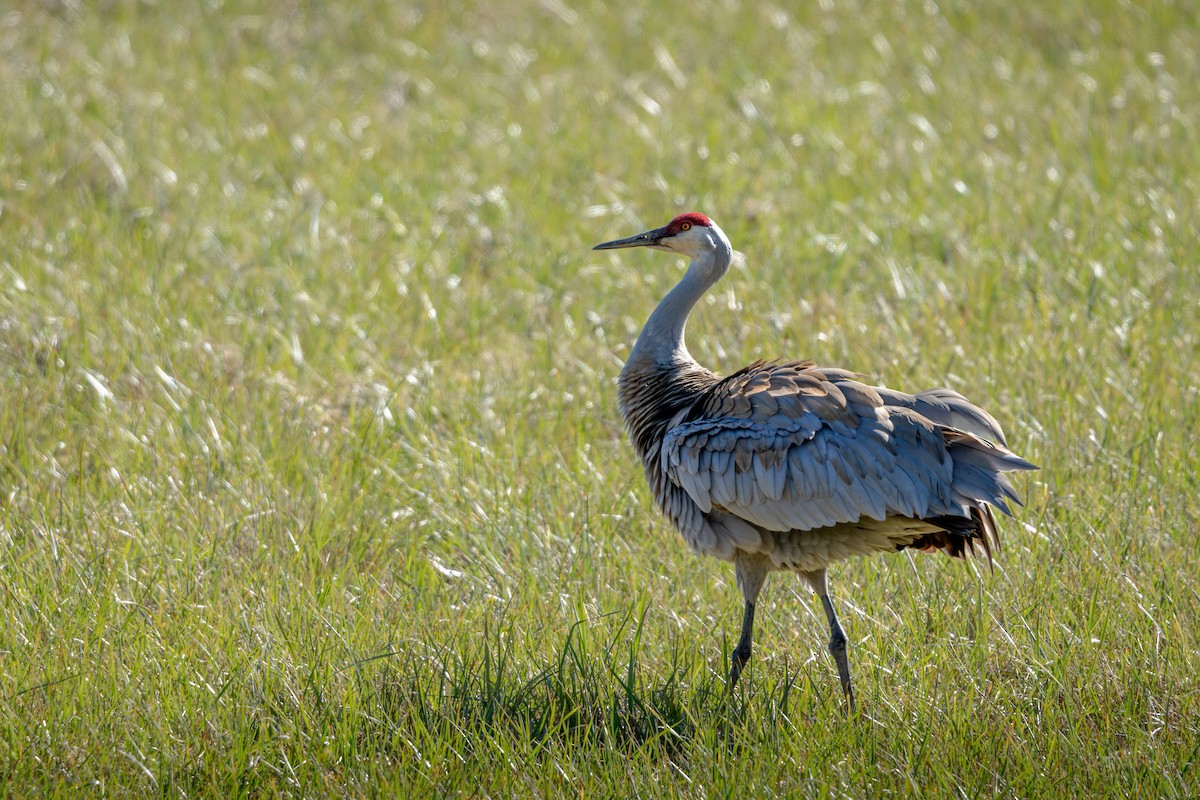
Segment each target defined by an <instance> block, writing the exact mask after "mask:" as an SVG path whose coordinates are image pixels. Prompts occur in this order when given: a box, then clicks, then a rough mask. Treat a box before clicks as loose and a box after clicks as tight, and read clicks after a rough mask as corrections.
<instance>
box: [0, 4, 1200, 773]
mask: <svg viewBox="0 0 1200 800" xmlns="http://www.w3.org/2000/svg"><path fill="white" fill-rule="evenodd" d="M0 53H2V54H3V58H0V85H2V86H3V87H4V95H5V100H4V113H3V115H2V116H0V489H2V495H0V496H2V497H3V500H2V501H0V598H2V605H0V608H2V611H3V615H4V620H3V623H2V624H0V710H2V713H0V778H2V779H3V781H4V783H5V786H7V787H8V789H7V791H9V792H12V793H13V794H14V795H18V796H19V795H25V796H31V795H36V796H76V795H77V793H79V792H81V791H86V792H88V793H90V794H112V795H122V796H124V795H147V794H158V795H169V796H184V795H187V796H194V795H203V796H234V795H238V796H244V795H255V796H257V795H276V794H279V795H295V796H327V795H349V796H360V795H372V794H398V795H400V796H446V795H459V794H461V795H470V796H511V795H514V794H515V795H521V796H557V795H563V794H577V795H585V794H600V795H603V796H641V797H656V796H674V795H683V794H686V795H687V796H689V797H694V796H731V795H737V796H743V795H744V796H772V795H780V796H795V795H811V796H828V795H840V796H855V797H859V796H893V795H904V796H929V797H949V796H979V795H992V794H1000V795H1012V796H1022V797H1030V796H1044V795H1049V794H1057V795H1069V796H1081V795H1091V796H1131V795H1136V796H1159V797H1192V796H1195V795H1196V794H1197V783H1198V781H1197V779H1196V770H1197V766H1196V764H1195V761H1196V759H1197V755H1198V753H1200V733H1198V731H1200V701H1198V698H1197V688H1196V679H1195V676H1196V674H1197V672H1198V671H1200V654H1198V645H1197V638H1196V632H1195V620H1196V618H1197V610H1198V608H1197V607H1198V605H1200V602H1198V600H1200V597H1198V593H1197V580H1196V564H1197V561H1198V560H1200V559H1198V556H1200V546H1198V545H1197V538H1196V535H1195V529H1196V526H1197V521H1198V520H1197V517H1198V514H1197V509H1196V502H1195V498H1196V496H1197V488H1198V486H1197V485H1198V482H1200V456H1198V455H1197V443H1198V442H1197V439H1198V437H1197V428H1198V425H1200V408H1198V402H1197V397H1198V393H1200V377H1198V375H1200V357H1198V356H1200V352H1198V331H1200V324H1198V317H1200V271H1198V270H1197V268H1196V263H1197V259H1198V256H1200V247H1198V244H1197V239H1196V230H1197V222H1198V214H1197V200H1196V198H1197V197H1198V196H1200V186H1198V180H1197V172H1196V169H1195V165H1196V164H1197V163H1200V130H1198V127H1200V81H1198V80H1197V76H1198V75H1200V64H1198V60H1200V20H1198V19H1197V12H1196V10H1195V8H1194V7H1193V6H1192V5H1191V4H1190V3H1171V2H1160V3H1153V4H1146V5H1138V4H1133V3H1127V2H1104V1H1102V2H1092V3H1084V2H1079V1H1074V2H1067V3H1061V4H1057V5H1053V6H1045V5H1044V4H1040V3H1031V2H1016V3H1007V4H998V3H987V2H967V0H958V1H946V2H934V0H924V1H923V2H898V3H894V4H890V3H869V2H836V1H835V0H821V2H819V3H812V4H803V5H800V6H799V7H792V6H791V5H789V4H772V3H753V2H737V1H736V0H712V1H711V2H697V3H691V4H687V5H674V6H656V5H653V4H646V5H635V6H633V7H626V8H620V9H610V8H608V7H607V6H606V4H603V3H599V2H562V0H542V2H528V3H511V2H492V3H479V4H474V3H459V2H447V3H424V4H423V3H402V4H389V3H368V2H351V1H350V0H346V1H345V2H337V3H328V4H319V3H300V2H277V3H250V2H220V1H219V0H214V2H207V3H200V4H172V3H164V2H159V3H152V2H125V1H122V0H112V1H111V2H103V3H96V4H84V3H78V2H68V1H65V0H64V1H63V2H42V3H33V2H18V3H16V4H15V5H13V6H10V7H9V8H8V9H7V10H5V11H3V12H0ZM687 210H699V211H704V212H705V213H708V214H709V215H711V216H713V217H714V218H715V219H716V220H717V221H718V222H719V223H720V224H721V225H722V227H723V228H724V230H725V231H726V232H727V233H728V234H729V235H730V237H731V239H732V241H733V243H734V246H735V247H737V248H739V249H740V250H741V251H742V252H743V253H744V254H745V256H746V261H745V266H744V267H739V268H738V269H736V270H734V271H733V272H732V273H731V274H730V276H729V277H727V278H726V280H725V282H724V283H723V284H721V285H720V286H719V287H718V288H717V289H716V291H714V292H713V294H712V296H711V297H710V298H709V299H708V302H707V303H706V304H704V305H703V306H702V308H700V309H699V310H698V312H697V314H696V315H695V317H694V318H693V322H692V324H691V326H690V331H691V340H690V347H691V350H692V352H693V353H695V354H696V356H697V358H698V359H699V360H700V361H701V362H702V363H706V364H708V365H710V366H712V367H713V368H714V369H716V370H718V371H728V370H732V369H736V368H737V367H739V366H741V365H742V364H743V363H745V362H747V361H749V360H752V359H754V358H758V357H774V356H784V355H787V356H791V357H797V358H799V357H808V358H814V359H816V360H818V361H820V362H823V363H829V364H836V365H838V366H845V367H848V368H851V369H855V370H858V371H860V372H863V373H865V374H867V375H868V376H870V377H871V378H873V379H877V380H879V381H880V382H884V383H887V384H889V385H891V386H894V387H897V388H907V389H910V390H915V389H918V388H923V387H925V386H929V385H934V384H944V385H948V386H951V387H952V388H955V389H958V390H959V391H962V392H964V393H965V394H967V395H968V396H970V397H971V398H972V399H973V400H975V401H976V402H979V403H980V404H981V405H983V406H985V407H986V408H989V409H990V410H991V411H992V412H993V413H994V414H995V415H996V416H997V417H998V418H999V419H1000V421H1001V423H1002V424H1003V425H1004V426H1005V428H1006V430H1007V431H1008V433H1009V437H1010V440H1011V443H1012V444H1013V446H1014V448H1015V449H1016V450H1017V451H1018V452H1020V453H1022V454H1023V455H1025V456H1027V457H1029V458H1031V459H1032V460H1033V461H1035V462H1037V463H1039V464H1040V465H1041V466H1042V471H1041V472H1039V473H1036V474H1034V475H1033V476H1032V478H1029V479H1027V480H1024V481H1023V482H1022V485H1021V488H1022V490H1023V493H1024V494H1025V496H1026V499H1027V505H1026V507H1025V508H1024V509H1021V510H1020V511H1019V512H1018V517H1017V520H1015V521H1006V522H1005V524H1004V530H1003V539H1004V543H1005V550H1004V552H1003V553H1002V555H1001V559H1000V562H999V563H998V565H997V567H996V570H995V572H994V573H989V572H988V571H987V570H986V569H983V570H980V569H979V568H978V565H965V566H964V565H962V564H956V563H951V562H949V561H946V560H945V559H935V558H929V557H913V558H910V557H908V556H906V555H900V556H896V557H893V558H888V559H874V560H859V561H855V562H851V563H848V564H845V565H843V566H841V567H839V568H836V569H835V571H834V572H833V574H832V575H831V580H832V586H833V590H834V594H835V600H836V602H837V603H838V605H839V608H840V609H841V613H842V616H843V622H844V624H845V625H846V628H847V632H848V634H849V636H850V639H851V668H852V670H853V671H854V673H855V679H856V681H858V687H859V691H860V702H861V705H862V707H863V709H862V710H863V715H862V718H861V719H855V720H847V719H845V717H844V715H843V713H842V708H841V703H840V697H839V690H838V687H837V681H836V673H835V671H834V668H833V665H832V663H831V662H830V661H829V660H828V658H827V657H826V655H825V651H824V638H825V631H824V620H823V616H822V615H821V612H820V609H819V606H817V605H816V604H815V602H814V599H813V598H812V596H811V595H810V594H809V593H808V592H807V591H806V590H804V589H803V588H802V587H801V586H800V584H799V582H798V581H795V580H793V579H790V578H788V577H787V576H783V575H778V576H775V577H774V578H773V579H772V580H771V581H770V582H769V583H768V586H767V589H766V594H765V595H764V598H763V601H764V602H763V604H762V609H761V613H760V615H759V616H760V626H759V628H760V629H759V633H758V637H757V645H758V647H757V648H756V654H755V662H754V663H753V665H752V667H751V671H750V673H749V675H748V680H747V681H746V683H745V686H744V688H743V689H742V690H740V691H739V693H738V694H737V695H736V696H735V697H733V698H726V697H724V696H723V691H724V688H723V676H724V671H725V664H726V658H727V653H728V648H729V646H730V644H731V641H732V640H733V639H734V638H736V633H737V624H738V620H739V618H740V616H739V615H740V610H739V608H740V599H739V595H738V593H737V590H736V588H735V587H734V585H733V580H732V573H731V570H730V568H729V567H728V565H725V564H722V563H719V562H716V561H710V560H702V559H698V558H696V557H693V556H691V555H690V554H689V553H688V552H687V551H686V548H685V547H684V545H683V544H682V542H681V541H680V540H679V538H678V537H677V535H676V534H674V533H673V532H672V531H670V530H669V529H668V528H667V527H666V525H665V524H664V523H663V521H662V520H661V519H660V518H659V517H658V515H657V514H656V513H655V512H654V510H653V506H652V503H651V502H650V498H649V494H648V491H647V489H646V488H645V486H644V485H643V480H642V477H641V474H640V467H639V466H638V465H637V464H636V462H635V458H634V456H633V453H632V451H631V449H630V448H629V446H628V445H627V444H626V442H625V441H624V438H623V434H622V431H621V429H620V421H619V415H618V413H617V409H616V401H615V391H614V380H615V376H616V374H617V372H618V370H619V368H620V364H621V362H622V360H623V357H624V354H625V353H626V352H627V351H628V347H629V345H630V344H631V343H632V341H633V338H634V337H635V336H636V333H637V331H638V329H639V327H640V325H641V323H642V321H643V320H644V319H645V317H646V316H647V315H648V314H649V312H650V310H651V309H652V307H653V305H654V303H655V302H656V301H657V299H658V298H659V297H660V296H661V295H662V294H663V293H664V292H665V291H666V290H667V288H669V286H670V285H671V284H672V282H673V281H674V280H676V279H677V277H678V275H679V271H678V268H677V266H674V265H672V264H671V263H670V262H669V260H668V259H664V258H663V257H662V256H657V257H656V256H653V255H644V254H643V255H639V254H622V255H621V256H620V257H616V258H614V257H610V256H608V255H601V254H596V253H591V252H589V248H590V246H591V245H592V244H595V243H596V242H599V241H604V240H608V239H612V238H616V237H619V236H626V235H630V234H632V233H636V232H639V231H641V230H643V229H645V228H648V227H652V226H655V225H659V224H662V223H664V222H666V221H667V220H668V219H669V218H670V217H671V216H672V215H673V214H675V213H678V212H680V211H687Z"/></svg>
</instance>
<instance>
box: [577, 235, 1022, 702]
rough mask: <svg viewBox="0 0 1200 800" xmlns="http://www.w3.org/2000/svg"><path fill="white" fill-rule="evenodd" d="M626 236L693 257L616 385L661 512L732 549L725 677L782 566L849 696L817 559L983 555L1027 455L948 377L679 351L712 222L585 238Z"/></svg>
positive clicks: (710, 272) (746, 646)
mask: <svg viewBox="0 0 1200 800" xmlns="http://www.w3.org/2000/svg"><path fill="white" fill-rule="evenodd" d="M636 246H645V247H651V248H654V249H659V250H666V251H668V252H674V253H678V254H682V255H686V256H689V257H690V258H691V264H690V265H689V268H688V271H687V273H686V274H685V275H684V277H683V279H682V280H681V281H680V282H679V284H678V285H676V286H675V288H674V289H672V290H671V292H670V293H668V295H667V296H666V297H665V298H664V299H663V301H662V302H661V303H660V304H659V305H658V307H657V308H656V309H655V311H654V313H653V314H651V316H650V319H649V320H648V321H647V323H646V326H645V327H644V328H643V330H642V333H641V334H640V335H639V337H638V340H637V343H636V344H635V345H634V347H633V349H632V350H631V352H630V355H629V359H628V360H627V362H626V364H625V368H624V369H623V370H622V371H621V376H620V381H619V399H620V405H621V412H622V414H623V416H624V418H625V424H626V427H627V428H628V430H629V434H630V438H631V439H632V441H633V445H634V448H635V450H636V451H637V453H638V456H639V457H640V458H641V461H642V465H643V468H644V470H645V473H646V479H647V480H648V481H649V483H650V487H651V489H652V490H653V493H654V497H655V500H656V501H657V503H658V505H659V507H660V508H661V509H662V511H663V513H664V514H665V515H666V516H667V518H668V519H669V520H670V521H671V522H672V524H673V525H674V526H675V527H676V528H677V529H678V530H679V531H680V533H682V534H683V537H684V539H685V540H686V541H687V542H688V544H690V545H691V546H692V547H693V548H694V549H695V550H696V551H698V552H700V553H705V554H709V555H713V556H717V557H719V558H723V559H726V560H730V561H733V562H734V566H735V574H736V577H737V579H738V585H739V587H740V588H741V589H742V592H743V595H744V598H745V604H746V607H745V611H744V615H743V624H742V636H741V639H740V640H739V642H738V645H737V647H736V648H735V650H734V653H733V663H732V667H731V670H730V680H731V682H733V683H736V681H737V680H738V677H739V675H740V673H741V669H742V667H743V666H744V664H745V662H746V661H747V660H748V659H749V657H750V652H751V641H752V628H753V619H754V608H755V603H756V601H757V597H758V593H759V591H760V590H761V588H762V585H763V582H764V581H765V578H766V575H767V574H768V573H769V572H770V571H772V570H791V571H795V572H797V573H799V574H800V575H801V576H803V577H804V578H805V579H806V580H807V581H808V583H809V584H810V585H811V586H812V587H813V590H814V591H816V592H817V593H818V594H819V595H820V596H821V600H822V604H823V607H824V609H825V612H826V614H827V616H828V619H829V623H830V629H831V634H832V638H831V642H830V649H831V651H832V652H833V655H834V657H835V660H836V661H837V664H838V672H839V675H840V677H841V681H842V686H843V689H844V690H845V692H846V694H847V697H848V698H849V700H850V702H851V704H853V692H852V689H851V684H850V675H849V668H848V663H847V659H846V654H845V634H844V632H843V631H842V629H841V625H840V623H839V622H838V620H837V616H836V614H835V613H834V610H833V606H832V603H831V601H830V599H829V596H828V591H827V589H826V573H825V569H826V567H827V566H828V565H829V564H832V563H834V562H836V561H841V560H844V559H847V558H851V557H853V556H856V555H868V554H871V553H877V552H895V551H897V550H902V549H905V548H910V547H911V548H918V549H923V550H930V551H937V550H941V551H943V552H945V553H947V554H949V555H951V556H955V557H962V556H964V555H965V554H966V552H967V551H968V550H971V551H973V550H974V548H975V545H976V543H978V544H980V545H982V547H983V549H984V551H985V553H986V554H987V555H988V557H989V559H990V557H991V552H992V548H993V547H996V546H998V544H999V542H998V540H997V538H996V524H995V517H994V515H993V509H1000V510H1001V511H1003V512H1005V513H1009V506H1008V501H1010V500H1011V501H1013V502H1019V499H1018V496H1017V493H1016V491H1015V490H1014V488H1013V486H1012V484H1011V483H1010V482H1009V480H1008V478H1007V477H1006V476H1005V475H1004V474H1003V473H1004V472H1007V471H1014V470H1029V469H1035V467H1034V465H1033V464H1031V463H1029V462H1028V461H1026V460H1025V459H1023V458H1021V457H1019V456H1017V455H1015V454H1014V453H1012V452H1011V451H1010V450H1008V449H1007V443H1006V440H1005V438H1004V433H1003V431H1001V429H1000V426H999V424H998V423H997V422H996V420H995V419H994V418H993V417H992V416H991V415H990V414H988V413H987V412H986V411H984V410H983V409H981V408H979V407H978V406H975V405H973V404H971V403H970V402H969V401H968V400H967V399H966V398H964V397H963V396H962V395H960V394H958V393H957V392H953V391H951V390H949V389H930V390H927V391H923V392H918V393H917V394H914V395H910V394H905V393H902V392H896V391H893V390H890V389H887V388H884V387H881V386H869V385H867V384H865V383H861V382H860V381H858V380H857V379H856V377H855V376H854V375H853V374H852V373H850V372H847V371H845V370H841V369H830V368H823V367H818V366H816V365H815V364H813V363H812V362H807V361H759V362H756V363H754V364H751V365H750V366H748V367H746V368H744V369H742V370H739V371H738V372H736V373H734V374H733V375H730V376H728V377H725V378H719V377H717V376H716V375H714V374H713V373H712V372H710V371H708V370H707V369H705V368H704V367H702V366H700V365H699V364H697V363H696V361H695V359H693V358H692V357H691V355H690V354H689V353H688V351H687V347H686V344H685V343H684V329H685V327H686V322H687V316H688V313H689V312H690V310H691V308H692V306H693V305H694V304H695V302H696V301H697V300H698V299H699V298H700V297H701V296H702V295H703V294H704V292H705V291H707V290H708V288H709V287H711V286H712V284H714V283H715V282H716V281H717V280H719V279H720V278H721V276H722V275H724V273H725V272H726V271H727V269H728V266H729V262H730V258H731V255H732V249H731V248H730V246H729V242H728V239H727V238H726V237H725V234H724V233H723V232H722V231H721V230H720V228H718V227H717V226H716V225H715V224H714V223H713V222H712V221H711V220H710V219H708V218H707V217H705V216H703V215H701V214H684V215H681V216H679V217H676V218H675V219H674V220H672V221H671V223H670V224H668V225H666V226H664V227H662V228H658V229H655V230H653V231H647V232H646V233H643V234H639V235H638V236H634V237H630V238H628V239H621V240H617V241H615V242H608V243H605V244H602V245H598V246H597V249H616V248H621V247H636Z"/></svg>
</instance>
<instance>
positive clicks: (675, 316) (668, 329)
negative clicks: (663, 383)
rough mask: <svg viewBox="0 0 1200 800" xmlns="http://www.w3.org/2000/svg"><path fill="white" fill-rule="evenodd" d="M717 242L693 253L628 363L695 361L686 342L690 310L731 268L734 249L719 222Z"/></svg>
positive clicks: (653, 314)
mask: <svg viewBox="0 0 1200 800" xmlns="http://www.w3.org/2000/svg"><path fill="white" fill-rule="evenodd" d="M713 230H714V233H715V236H714V237H713V239H714V240H715V246H713V247H706V248H704V249H702V250H701V251H700V252H699V253H697V254H696V255H695V256H693V257H692V263H691V264H689V265H688V270H687V272H686V273H684V276H683V278H682V279H681V280H680V281H679V283H677V284H675V288H673V289H672V290H671V291H669V292H667V296H666V297H664V298H663V299H662V302H660V303H659V304H658V307H657V308H655V309H654V313H652V314H651V315H650V319H648V320H646V325H645V327H643V328H642V332H641V333H640V334H639V335H638V339H637V342H636V343H635V344H634V346H633V349H632V350H631V351H630V353H629V360H628V362H627V363H628V364H631V365H632V364H634V363H637V362H645V361H652V362H654V363H658V364H669V363H681V362H683V363H694V362H695V360H694V359H693V358H692V356H691V354H690V353H689V352H688V349H687V344H686V343H685V342H684V329H685V328H686V327H687V318H688V314H690V313H691V310H692V307H693V306H695V305H696V301H698V300H699V299H700V298H701V297H703V296H704V293H705V292H707V291H708V290H709V288H710V287H712V285H713V284H714V283H716V282H717V281H719V280H720V279H721V276H723V275H724V274H725V272H726V271H727V270H728V269H729V263H730V261H731V260H732V258H733V249H732V248H731V247H730V246H729V240H728V239H726V238H725V234H724V233H722V232H721V231H720V230H719V229H717V228H716V226H715V225H714V226H713Z"/></svg>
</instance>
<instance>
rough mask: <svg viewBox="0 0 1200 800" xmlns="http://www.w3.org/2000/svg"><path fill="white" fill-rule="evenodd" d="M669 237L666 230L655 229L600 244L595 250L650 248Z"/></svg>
mask: <svg viewBox="0 0 1200 800" xmlns="http://www.w3.org/2000/svg"><path fill="white" fill-rule="evenodd" d="M666 235H667V229H666V228H655V229H654V230H652V231H646V232H645V233H639V234H638V235H637V236H630V237H629V238H627V239H617V240H615V241H611V242H605V243H604V244H598V245H596V246H595V247H593V248H592V249H593V250H620V249H621V248H622V247H650V246H652V245H656V244H658V243H659V242H661V241H662V240H663V239H664V238H665V237H666Z"/></svg>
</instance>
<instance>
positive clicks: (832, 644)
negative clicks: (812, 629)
mask: <svg viewBox="0 0 1200 800" xmlns="http://www.w3.org/2000/svg"><path fill="white" fill-rule="evenodd" d="M829 652H830V654H831V655H832V656H833V660H834V662H835V663H837V668H838V678H840V679H841V682H842V692H843V693H845V695H846V708H847V710H848V711H849V712H850V713H853V712H854V711H855V705H854V687H853V686H852V685H851V684H850V660H849V658H847V656H846V634H845V632H844V631H843V630H842V626H841V625H838V626H837V627H836V628H835V630H834V632H833V636H832V638H830V640H829Z"/></svg>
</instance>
